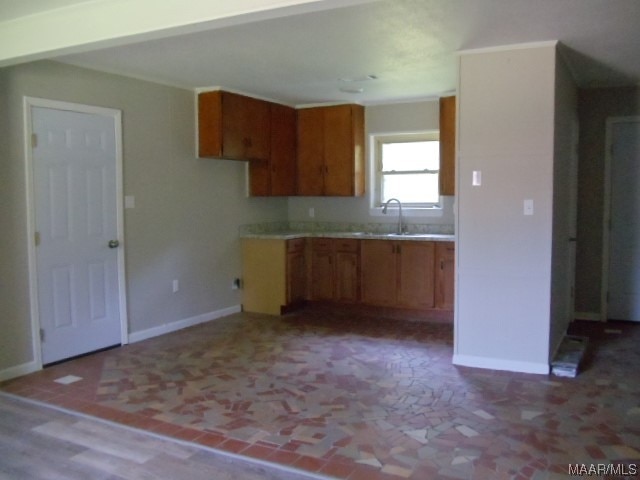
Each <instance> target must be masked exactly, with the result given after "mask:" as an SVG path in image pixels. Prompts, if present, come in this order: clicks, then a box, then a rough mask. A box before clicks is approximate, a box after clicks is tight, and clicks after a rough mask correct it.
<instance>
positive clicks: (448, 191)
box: [440, 96, 456, 195]
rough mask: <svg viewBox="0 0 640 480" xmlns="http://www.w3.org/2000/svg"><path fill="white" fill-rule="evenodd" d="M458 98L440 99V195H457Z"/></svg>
mask: <svg viewBox="0 0 640 480" xmlns="http://www.w3.org/2000/svg"><path fill="white" fill-rule="evenodd" d="M455 170H456V97H455V96H452V97H443V98H441V99H440V195H455V190H456V188H455Z"/></svg>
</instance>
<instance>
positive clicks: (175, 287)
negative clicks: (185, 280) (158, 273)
mask: <svg viewBox="0 0 640 480" xmlns="http://www.w3.org/2000/svg"><path fill="white" fill-rule="evenodd" d="M178 290H180V282H178V280H174V281H173V293H177V292H178Z"/></svg>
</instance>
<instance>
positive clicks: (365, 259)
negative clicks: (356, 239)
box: [360, 240, 396, 306]
mask: <svg viewBox="0 0 640 480" xmlns="http://www.w3.org/2000/svg"><path fill="white" fill-rule="evenodd" d="M395 249H396V244H395V242H391V241H388V240H362V241H361V242H360V272H361V273H360V285H361V288H362V291H361V294H362V302H363V303H367V304H369V305H382V306H393V305H395V303H396V253H395Z"/></svg>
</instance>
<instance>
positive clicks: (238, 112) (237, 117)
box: [222, 92, 270, 160]
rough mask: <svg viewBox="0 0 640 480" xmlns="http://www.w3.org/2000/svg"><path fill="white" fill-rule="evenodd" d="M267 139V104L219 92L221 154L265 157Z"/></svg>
mask: <svg viewBox="0 0 640 480" xmlns="http://www.w3.org/2000/svg"><path fill="white" fill-rule="evenodd" d="M269 139H270V129H269V104H268V103H267V102H265V101H263V100H258V99H256V98H251V97H245V96H244V95H237V94H235V93H229V92H222V157H223V158H228V159H235V160H252V159H255V160H268V159H269Z"/></svg>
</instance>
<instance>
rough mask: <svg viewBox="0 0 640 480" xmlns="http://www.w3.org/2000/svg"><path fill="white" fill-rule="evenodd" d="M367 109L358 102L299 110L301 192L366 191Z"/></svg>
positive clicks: (338, 193) (341, 193) (344, 193)
mask: <svg viewBox="0 0 640 480" xmlns="http://www.w3.org/2000/svg"><path fill="white" fill-rule="evenodd" d="M363 144H364V108H363V107H361V106H359V105H337V106H332V107H318V108H306V109H302V110H299V111H298V194H299V195H325V196H355V195H362V194H363V193H364V149H363Z"/></svg>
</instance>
